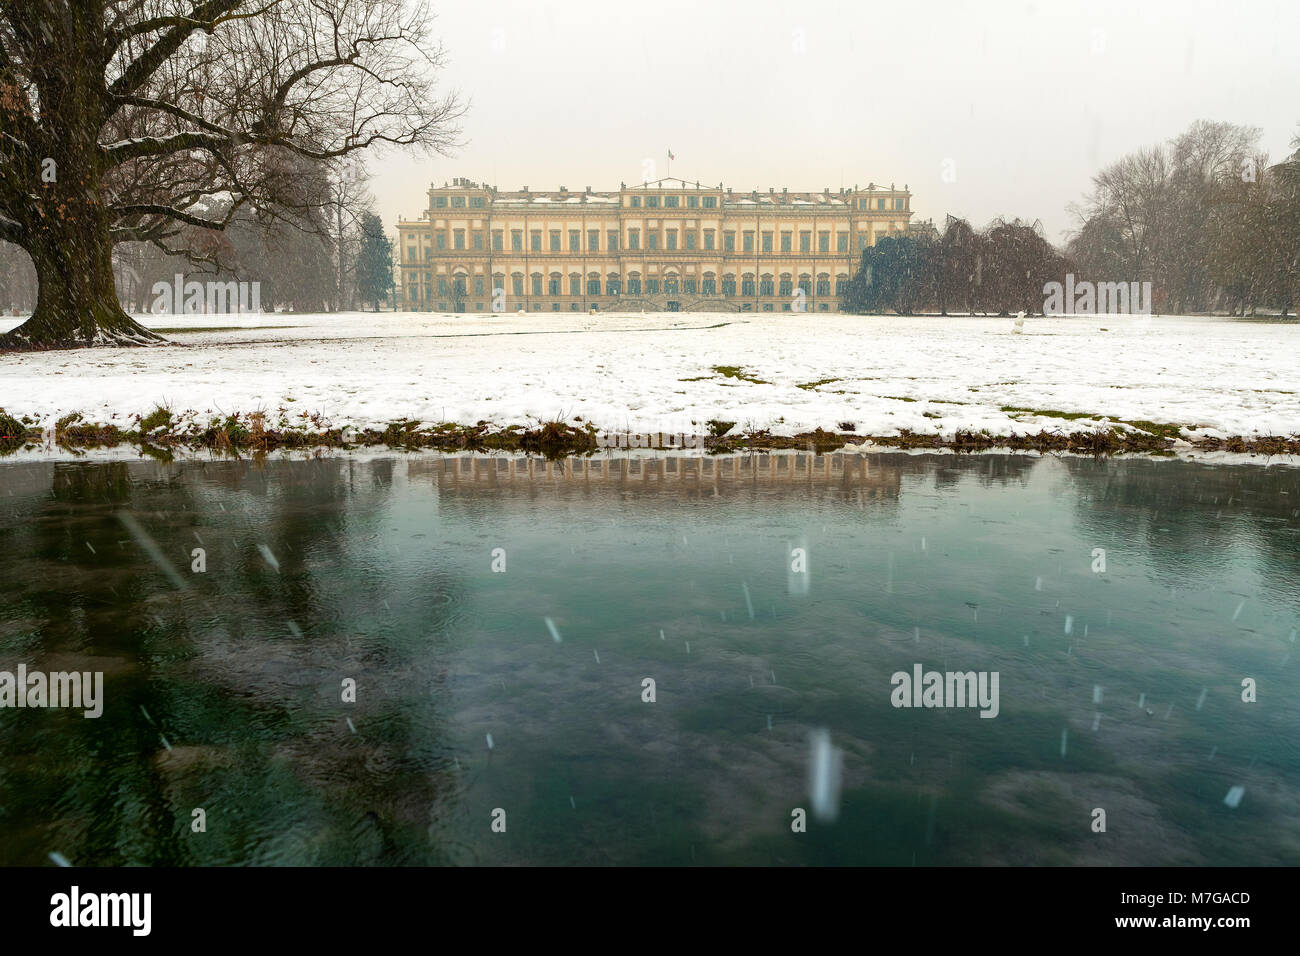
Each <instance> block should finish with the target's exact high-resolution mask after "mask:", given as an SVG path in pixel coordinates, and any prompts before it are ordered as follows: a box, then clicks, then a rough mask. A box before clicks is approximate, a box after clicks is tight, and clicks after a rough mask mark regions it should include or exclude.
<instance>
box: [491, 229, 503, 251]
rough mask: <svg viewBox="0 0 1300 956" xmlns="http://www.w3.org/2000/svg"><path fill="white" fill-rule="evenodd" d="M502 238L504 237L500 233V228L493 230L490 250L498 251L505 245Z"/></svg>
mask: <svg viewBox="0 0 1300 956" xmlns="http://www.w3.org/2000/svg"><path fill="white" fill-rule="evenodd" d="M503 239H504V236H502V234H501V230H500V229H497V230H495V231H494V232H493V233H492V251H493V252H500V251H501V250H502V249H503V248H504V247H505V243H504V242H503Z"/></svg>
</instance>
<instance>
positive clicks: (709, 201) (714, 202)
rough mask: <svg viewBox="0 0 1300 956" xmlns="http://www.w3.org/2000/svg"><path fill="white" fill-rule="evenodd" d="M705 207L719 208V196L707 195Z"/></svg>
mask: <svg viewBox="0 0 1300 956" xmlns="http://www.w3.org/2000/svg"><path fill="white" fill-rule="evenodd" d="M704 208H705V209H717V208H718V197H717V196H705V197H704Z"/></svg>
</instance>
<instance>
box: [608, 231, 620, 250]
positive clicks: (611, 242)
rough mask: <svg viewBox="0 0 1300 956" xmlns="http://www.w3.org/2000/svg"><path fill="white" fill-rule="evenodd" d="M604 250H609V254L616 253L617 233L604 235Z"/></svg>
mask: <svg viewBox="0 0 1300 956" xmlns="http://www.w3.org/2000/svg"><path fill="white" fill-rule="evenodd" d="M605 248H606V249H607V250H609V251H610V252H617V251H618V233H617V232H607V233H605Z"/></svg>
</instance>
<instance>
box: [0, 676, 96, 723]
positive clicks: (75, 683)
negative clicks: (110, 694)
mask: <svg viewBox="0 0 1300 956" xmlns="http://www.w3.org/2000/svg"><path fill="white" fill-rule="evenodd" d="M0 707H72V708H75V709H82V710H83V713H82V716H83V717H98V716H100V714H102V713H103V712H104V673H103V671H94V672H93V673H92V672H91V671H85V672H84V673H83V672H81V671H51V672H50V673H49V674H46V673H44V672H43V671H31V672H29V671H28V670H27V665H26V664H19V665H18V672H17V673H16V674H15V673H13V672H12V671H0Z"/></svg>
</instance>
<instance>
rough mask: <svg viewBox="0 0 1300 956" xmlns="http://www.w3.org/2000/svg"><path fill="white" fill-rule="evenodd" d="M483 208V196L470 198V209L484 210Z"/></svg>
mask: <svg viewBox="0 0 1300 956" xmlns="http://www.w3.org/2000/svg"><path fill="white" fill-rule="evenodd" d="M483 206H484V203H483V197H482V196H471V197H470V198H469V208H470V209H482V208H483Z"/></svg>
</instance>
